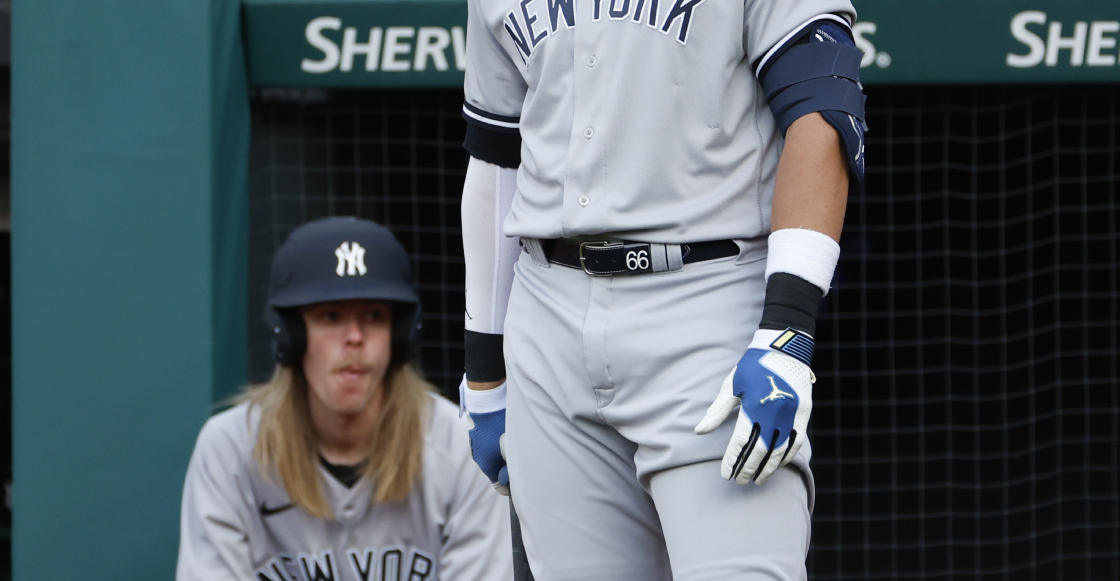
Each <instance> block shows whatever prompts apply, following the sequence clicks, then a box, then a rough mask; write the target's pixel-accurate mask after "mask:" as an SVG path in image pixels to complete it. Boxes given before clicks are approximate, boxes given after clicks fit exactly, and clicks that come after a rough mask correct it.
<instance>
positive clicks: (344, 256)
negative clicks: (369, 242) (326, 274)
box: [334, 242, 366, 276]
mask: <svg viewBox="0 0 1120 581" xmlns="http://www.w3.org/2000/svg"><path fill="white" fill-rule="evenodd" d="M334 255H335V256H337V257H338V266H337V267H335V269H334V272H335V273H336V274H338V276H346V275H350V276H354V275H364V274H365V273H366V249H365V248H362V245H361V244H358V243H357V242H350V243H346V242H343V243H342V244H341V245H340V246H339V247H338V248H335V249H334Z"/></svg>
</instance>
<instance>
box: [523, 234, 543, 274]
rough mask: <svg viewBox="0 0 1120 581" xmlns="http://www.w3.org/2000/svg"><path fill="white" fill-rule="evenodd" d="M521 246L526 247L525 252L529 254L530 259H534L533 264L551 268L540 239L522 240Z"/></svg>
mask: <svg viewBox="0 0 1120 581" xmlns="http://www.w3.org/2000/svg"><path fill="white" fill-rule="evenodd" d="M521 244H522V245H523V246H524V247H525V252H528V253H529V258H532V259H533V264H535V265H537V266H543V267H545V268H548V267H549V264H548V258H546V257H545V255H544V249H543V248H541V241H540V239H539V238H524V237H523V238H521Z"/></svg>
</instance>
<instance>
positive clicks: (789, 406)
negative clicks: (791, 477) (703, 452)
mask: <svg viewBox="0 0 1120 581" xmlns="http://www.w3.org/2000/svg"><path fill="white" fill-rule="evenodd" d="M812 360H813V338H812V337H810V336H809V335H807V334H805V333H802V332H800V331H795V330H792V329H786V330H785V331H775V330H772V329H759V330H758V331H757V332H755V335H754V339H753V340H752V341H751V344H750V346H749V347H748V348H747V353H746V354H745V355H743V358H742V359H740V360H739V364H738V365H736V366H735V368H734V369H732V370H731V373H730V374H728V375H727V378H726V379H724V380H723V385H722V386H721V387H720V390H719V395H718V396H716V400H715V401H714V402H712V405H711V407H709V408H708V411H707V413H705V414H704V419H702V420H700V423H699V424H697V425H696V433H697V434H707V433H709V432H711V431H712V430H715V429H716V428H718V427H719V426H720V425H721V424H723V422H724V421H725V420H726V419H727V417H728V416H729V415H731V413H732V412H734V411H735V409H736V408H738V409H739V414H738V416H739V418H738V420H737V421H736V423H735V431H734V432H733V433H732V435H731V441H730V442H729V443H728V444H727V452H726V453H724V455H723V466H722V467H721V469H720V474H722V475H723V479H724V480H731V479H732V478H734V479H735V482H736V483H738V484H746V483H748V482H750V481H751V480H752V479H753V480H754V481H755V483H756V484H764V483H765V482H766V481H767V480H768V479H769V478H770V476H772V475H773V474H774V472H775V471H776V470H777V469H778V468H781V467H782V466H785V465H786V464H788V463H789V462H790V461H791V460H793V457H794V456H796V455H797V451H798V450H799V449H800V448H801V445H802V444H804V443H805V431H806V429H807V428H808V426H809V414H810V413H811V412H812V409H813V384H814V383H816V381H817V378H816V376H815V375H813V371H812V370H811V369H810V368H809V364H810V363H811V362H812Z"/></svg>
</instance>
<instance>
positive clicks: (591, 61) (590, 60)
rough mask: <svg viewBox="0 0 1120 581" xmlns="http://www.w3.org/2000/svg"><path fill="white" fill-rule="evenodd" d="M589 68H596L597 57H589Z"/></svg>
mask: <svg viewBox="0 0 1120 581" xmlns="http://www.w3.org/2000/svg"><path fill="white" fill-rule="evenodd" d="M587 66H589V67H593V66H595V55H591V56H589V57H587Z"/></svg>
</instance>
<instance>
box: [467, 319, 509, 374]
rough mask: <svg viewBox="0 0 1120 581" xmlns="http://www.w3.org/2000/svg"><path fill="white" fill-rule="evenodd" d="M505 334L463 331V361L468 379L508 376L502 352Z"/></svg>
mask: <svg viewBox="0 0 1120 581" xmlns="http://www.w3.org/2000/svg"><path fill="white" fill-rule="evenodd" d="M503 337H504V336H503V335H492V334H490V333H478V332H475V331H463V363H464V367H465V368H466V372H467V381H501V380H503V379H505V378H506V358H505V355H504V354H502V339H503Z"/></svg>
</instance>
